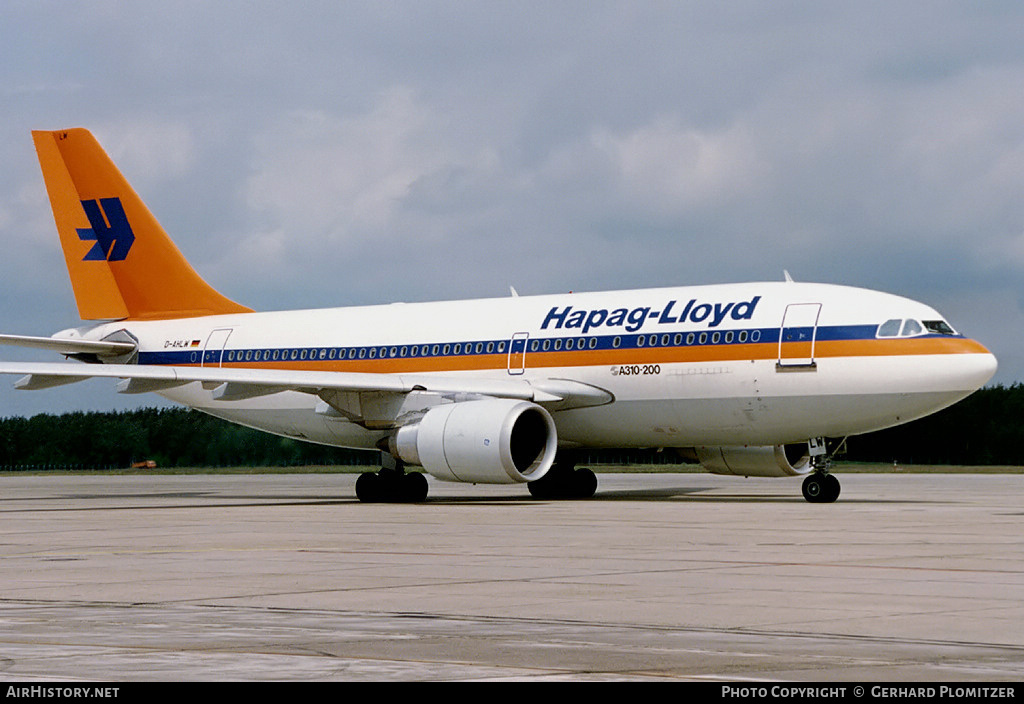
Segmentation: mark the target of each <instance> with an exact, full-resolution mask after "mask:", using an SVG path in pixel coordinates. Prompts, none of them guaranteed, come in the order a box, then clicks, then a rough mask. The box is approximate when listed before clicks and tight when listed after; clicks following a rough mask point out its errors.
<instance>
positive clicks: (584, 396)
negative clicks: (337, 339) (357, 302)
mask: <svg viewBox="0 0 1024 704" xmlns="http://www.w3.org/2000/svg"><path fill="white" fill-rule="evenodd" d="M43 339H48V338H43ZM0 374H20V375H23V376H22V378H21V379H19V380H18V381H17V382H15V384H14V386H15V388H18V389H22V390H35V389H45V388H50V387H53V386H61V385H64V384H71V383H74V382H77V381H82V380H85V379H92V378H98V377H99V378H111V379H120V380H121V382H120V383H119V384H118V391H119V392H121V393H144V392H150V391H162V390H165V389H171V388H174V387H177V386H183V385H185V384H189V383H192V382H200V383H202V384H203V386H204V387H205V388H206V389H208V390H211V391H212V392H213V398H214V399H215V400H219V401H237V400H241V399H246V398H255V397H258V396H267V395H270V394H274V393H279V392H282V391H298V392H302V393H309V394H314V395H317V396H319V397H320V398H322V399H324V400H325V401H327V402H328V403H331V405H335V403H334V402H332V400H333V399H335V398H336V397H337V396H336V395H337V394H338V393H342V394H344V393H355V394H365V393H371V394H378V395H379V394H394V395H405V394H409V393H413V392H430V393H438V394H465V395H481V396H493V397H497V398H514V399H523V400H527V401H533V402H534V403H537V404H540V405H544V406H545V407H548V408H549V410H564V409H566V408H580V407H584V406H596V405H603V404H606V403H610V402H611V401H612V400H613V397H612V395H611V394H610V393H609V392H607V391H605V390H603V389H600V388H598V387H595V386H590V385H589V384H584V383H581V382H577V381H571V380H568V379H533V380H526V379H486V378H473V377H465V376H455V375H444V374H439V375H426V374H408V375H406V374H375V373H364V372H326V371H301V370H290V369H225V368H221V367H173V366H150V365H138V364H80V363H76V362H57V363H47V362H39V363H32V362H0Z"/></svg>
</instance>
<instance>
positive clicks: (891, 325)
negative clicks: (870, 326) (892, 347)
mask: <svg viewBox="0 0 1024 704" xmlns="http://www.w3.org/2000/svg"><path fill="white" fill-rule="evenodd" d="M902 324H903V321H902V320H899V319H898V318H894V319H892V320H886V321H885V322H884V323H882V324H881V325H879V326H878V334H877V335H878V337H896V336H897V335H899V334H900V325H902Z"/></svg>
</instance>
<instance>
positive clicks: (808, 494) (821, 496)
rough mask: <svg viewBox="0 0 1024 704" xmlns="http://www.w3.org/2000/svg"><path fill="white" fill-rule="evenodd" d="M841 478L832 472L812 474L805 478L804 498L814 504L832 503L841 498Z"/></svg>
mask: <svg viewBox="0 0 1024 704" xmlns="http://www.w3.org/2000/svg"><path fill="white" fill-rule="evenodd" d="M840 488H841V487H840V485H839V480H838V479H836V478H835V476H834V475H832V474H811V475H810V476H808V477H807V478H806V479H804V484H803V487H802V489H803V494H804V498H805V499H807V501H809V502H810V503H812V504H830V503H832V502H834V501H835V500H836V499H838V498H839V491H840Z"/></svg>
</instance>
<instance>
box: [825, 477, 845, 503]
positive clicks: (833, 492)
mask: <svg viewBox="0 0 1024 704" xmlns="http://www.w3.org/2000/svg"><path fill="white" fill-rule="evenodd" d="M841 489H842V487H841V486H840V484H839V480H838V479H836V475H834V474H826V475H825V496H824V499H823V502H824V503H828V504H830V503H833V502H834V501H835V500H836V499H838V498H839V492H840V490H841Z"/></svg>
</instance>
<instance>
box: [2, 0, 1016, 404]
mask: <svg viewBox="0 0 1024 704" xmlns="http://www.w3.org/2000/svg"><path fill="white" fill-rule="evenodd" d="M1022 37H1024V4H1022V3H1020V2H1015V1H1006V2H985V3H962V2H939V1H936V0H928V1H922V2H891V1H886V2H867V1H865V2H856V3H846V2H843V3H840V2H820V1H813V2H812V1H808V2H786V1H784V0H781V1H780V0H776V1H773V2H742V1H737V2H728V3H711V2H701V3H696V2H694V3H691V2H682V1H680V0H675V1H671V2H654V1H646V2H645V1H638V0H633V1H631V2H600V1H597V0H588V1H586V2H568V1H566V2H550V1H545V2H530V1H527V0H517V1H515V2H499V1H496V0H488V1H487V2H468V1H467V2H432V1H429V0H417V1H413V0H409V1H407V2H386V1H383V0H373V1H369V2H355V1H343V2H338V1H337V0H330V1H325V2H287V3H286V2H259V1H252V2H229V1H223V0H219V1H218V2H191V1H185V0H174V1H173V2H166V1H163V2H147V1H143V0H139V1H136V2H131V3H124V2H115V1H113V0H110V1H95V0H94V1H89V2H71V1H67V2H50V1H46V0H29V1H21V0H7V1H6V2H4V3H3V5H2V6H0V72H2V80H0V116H2V119H0V162H2V164H3V166H4V168H3V170H2V172H0V241H2V243H3V252H4V253H5V255H4V256H3V257H0V330H3V331H5V332H16V333H25V334H39V335H49V334H51V333H52V332H54V331H55V330H58V329H62V328H64V327H68V326H69V325H72V324H77V320H78V318H77V312H76V308H75V306H74V301H73V298H72V295H71V289H70V285H69V283H68V281H67V276H66V271H65V269H64V265H63V260H62V257H61V254H60V251H59V249H58V243H57V238H56V234H55V231H54V227H53V221H52V216H51V213H50V210H49V205H48V201H47V199H46V194H45V190H44V187H43V182H42V177H41V175H40V172H39V167H38V164H37V161H36V157H35V153H34V150H33V146H32V141H31V138H30V135H29V132H30V130H32V129H59V128H63V127H71V126H82V127H88V128H89V129H91V130H92V131H93V132H94V133H95V134H96V135H97V137H98V138H99V139H100V141H101V143H102V144H103V145H104V146H105V147H106V149H107V151H108V152H109V153H110V154H111V155H112V156H113V157H114V159H115V160H116V161H117V162H118V164H119V165H120V166H121V168H122V170H123V171H124V172H125V174H126V175H127V176H128V178H129V180H130V181H132V183H133V185H134V186H135V187H136V189H137V190H138V191H139V192H140V194H141V195H142V196H143V198H144V199H145V200H146V201H147V203H148V204H149V206H150V208H151V209H152V210H153V211H154V213H155V214H156V215H157V217H158V218H159V219H160V220H161V222H162V223H163V225H164V226H165V227H166V229H167V230H168V231H169V232H170V233H171V235H172V236H173V237H174V238H175V240H176V242H177V243H178V245H179V247H180V248H181V249H182V250H183V251H184V253H185V255H186V256H187V257H188V258H189V260H190V261H191V262H192V263H193V265H194V266H195V267H196V269H197V270H198V271H199V272H200V273H201V274H202V275H203V276H204V277H205V278H206V279H207V280H208V281H210V282H211V283H212V284H213V285H214V286H215V287H217V288H218V289H220V290H221V291H223V292H224V293H225V294H227V295H228V296H230V297H232V298H234V299H235V300H238V301H239V302H242V303H245V304H247V305H249V306H252V307H254V308H257V309H282V308H295V307H326V306H337V305H348V304H363V303H377V302H389V301H393V300H405V301H420V300H437V299H450V298H471V297H480V296H503V295H507V293H508V287H509V286H510V285H513V286H515V287H516V289H517V290H518V291H519V292H520V293H521V294H531V293H552V292H559V291H566V290H577V291H579V290H602V289H612V288H640V287H646V286H663V285H680V284H704V283H720V282H734V281H749V280H779V279H781V278H782V276H783V270H784V269H787V270H789V271H790V272H791V273H792V275H793V277H794V278H796V279H798V280H803V281H822V282H831V283H843V284H850V285H855V286H863V287H867V288H875V289H881V290H885V291H889V292H892V293H897V294H901V295H905V296H908V297H911V298H915V299H918V300H921V301H924V302H926V303H929V304H931V305H933V306H934V307H936V308H938V309H939V310H940V311H941V312H942V313H943V314H944V315H946V317H947V318H948V319H949V320H950V321H951V322H952V324H953V325H954V326H955V327H957V328H958V329H960V330H961V331H962V332H965V333H966V334H968V335H970V336H972V337H976V338H978V339H979V340H981V341H982V342H983V343H985V344H986V345H988V346H989V347H990V348H991V349H992V350H993V352H995V353H996V355H997V356H998V357H999V360H1000V371H999V373H998V375H997V377H996V379H995V381H996V382H999V383H1004V384H1010V383H1015V382H1018V381H1024V351H1022V350H1021V342H1022V337H1024V335H1022V331H1024V288H1022V283H1024V41H1022ZM0 354H3V356H4V358H5V359H36V360H38V359H40V356H39V355H34V354H29V355H27V356H26V355H25V354H23V353H20V352H18V351H16V350H13V349H6V350H2V351H0ZM9 381H10V380H9V379H8V380H2V379H0V414H2V415H14V414H22V415H24V414H31V413H35V412H41V411H45V410H50V411H63V410H68V409H73V408H83V409H100V410H105V409H111V408H124V407H128V406H131V405H138V404H139V403H140V401H139V399H138V398H128V399H126V398H123V397H119V396H118V395H117V394H116V393H114V391H113V388H112V386H111V385H110V384H109V383H103V382H99V381H92V382H86V383H85V384H82V385H78V386H75V387H68V388H66V389H61V390H51V391H45V392H35V393H28V392H15V391H13V390H11V389H10V386H9V383H8V382H9ZM4 384H7V390H4V388H3V385H4ZM155 398H156V397H147V398H146V399H145V400H144V402H145V403H152V399H155Z"/></svg>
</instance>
